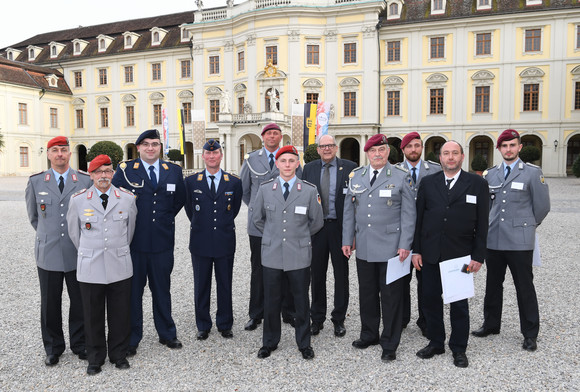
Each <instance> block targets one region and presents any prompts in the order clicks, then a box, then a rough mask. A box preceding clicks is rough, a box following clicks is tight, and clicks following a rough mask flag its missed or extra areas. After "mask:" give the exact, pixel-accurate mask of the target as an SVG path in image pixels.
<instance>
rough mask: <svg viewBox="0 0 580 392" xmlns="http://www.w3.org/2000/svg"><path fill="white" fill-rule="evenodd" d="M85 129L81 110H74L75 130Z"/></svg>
mask: <svg viewBox="0 0 580 392" xmlns="http://www.w3.org/2000/svg"><path fill="white" fill-rule="evenodd" d="M84 128H85V114H84V110H83V109H75V129H84Z"/></svg>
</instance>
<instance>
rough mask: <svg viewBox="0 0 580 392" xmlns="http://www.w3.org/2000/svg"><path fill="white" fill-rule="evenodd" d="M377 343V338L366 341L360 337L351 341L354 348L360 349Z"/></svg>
mask: <svg viewBox="0 0 580 392" xmlns="http://www.w3.org/2000/svg"><path fill="white" fill-rule="evenodd" d="M377 344H379V341H378V340H374V341H372V342H366V341H364V340H362V339H357V340H355V341H354V342H352V346H353V347H355V348H360V349H365V348H367V347H369V346H376V345H377Z"/></svg>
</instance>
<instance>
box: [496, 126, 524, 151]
mask: <svg viewBox="0 0 580 392" xmlns="http://www.w3.org/2000/svg"><path fill="white" fill-rule="evenodd" d="M515 138H518V139H519V138H520V134H519V133H518V131H516V130H515V129H506V130H505V131H503V132H502V133H501V135H499V137H498V138H497V145H496V146H495V148H499V146H501V144H502V143H503V142H507V141H508V140H513V139H515Z"/></svg>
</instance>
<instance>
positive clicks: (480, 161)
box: [471, 154, 487, 172]
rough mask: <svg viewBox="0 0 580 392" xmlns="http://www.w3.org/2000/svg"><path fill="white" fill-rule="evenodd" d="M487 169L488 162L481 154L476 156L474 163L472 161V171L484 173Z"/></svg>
mask: <svg viewBox="0 0 580 392" xmlns="http://www.w3.org/2000/svg"><path fill="white" fill-rule="evenodd" d="M485 169H487V161H486V160H485V158H484V157H483V155H481V154H475V156H474V157H473V161H471V170H473V171H476V172H482V171H484V170H485Z"/></svg>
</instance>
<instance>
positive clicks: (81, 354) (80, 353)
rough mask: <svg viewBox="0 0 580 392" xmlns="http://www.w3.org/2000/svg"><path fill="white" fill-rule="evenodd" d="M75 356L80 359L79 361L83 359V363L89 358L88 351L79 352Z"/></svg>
mask: <svg viewBox="0 0 580 392" xmlns="http://www.w3.org/2000/svg"><path fill="white" fill-rule="evenodd" d="M75 354H76V355H77V356H78V357H79V359H81V360H83V361H84V360H86V359H87V358H88V356H87V350H81V351H77V352H76V353H75Z"/></svg>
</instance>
